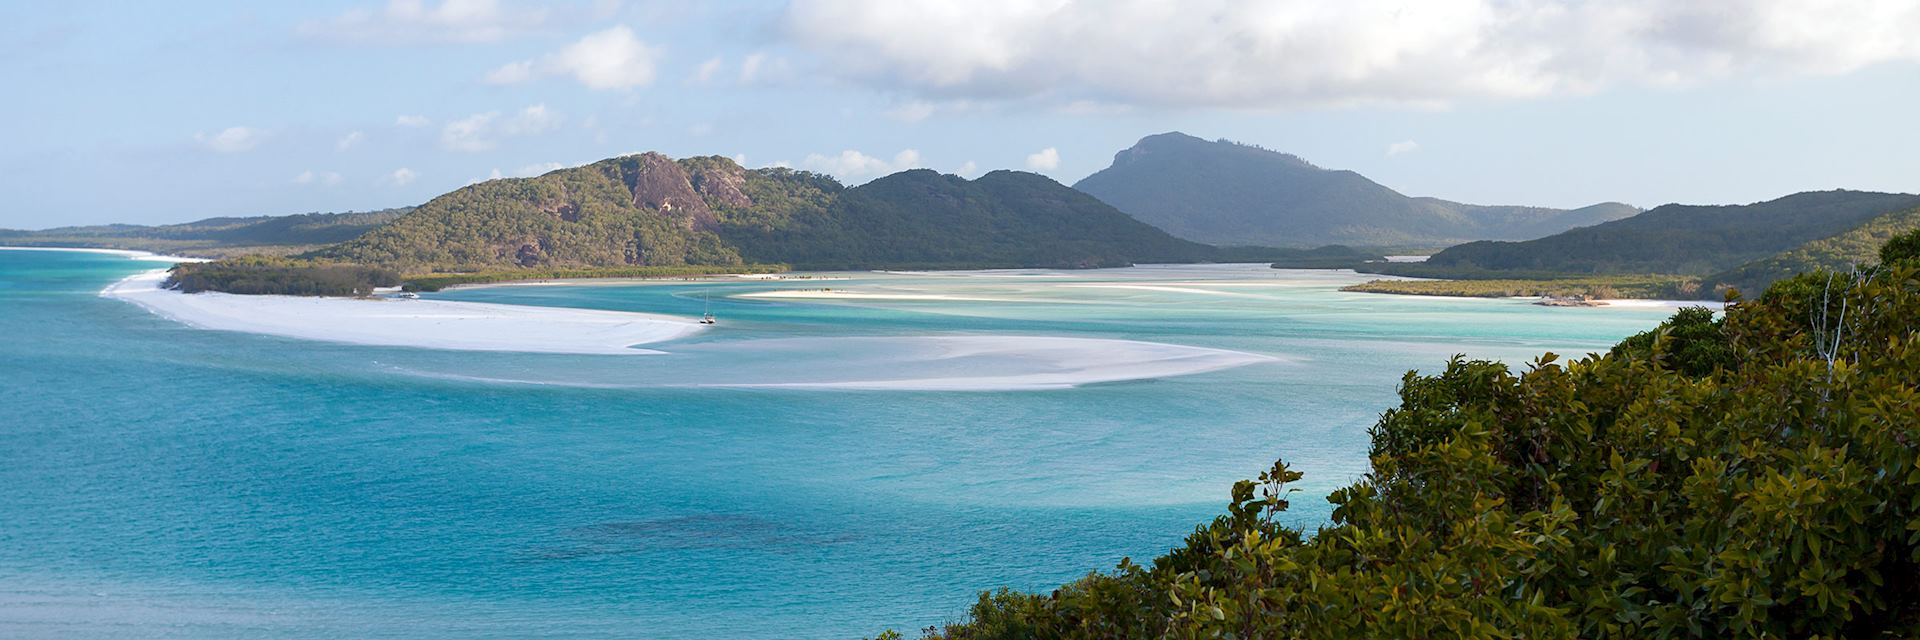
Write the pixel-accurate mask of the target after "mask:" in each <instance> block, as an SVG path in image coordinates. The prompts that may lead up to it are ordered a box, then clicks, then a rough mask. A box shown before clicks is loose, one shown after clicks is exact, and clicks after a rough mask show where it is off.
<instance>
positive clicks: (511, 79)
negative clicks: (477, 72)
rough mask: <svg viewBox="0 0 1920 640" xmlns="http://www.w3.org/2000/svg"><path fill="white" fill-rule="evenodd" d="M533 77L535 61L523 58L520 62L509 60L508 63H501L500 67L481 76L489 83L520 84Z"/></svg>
mask: <svg viewBox="0 0 1920 640" xmlns="http://www.w3.org/2000/svg"><path fill="white" fill-rule="evenodd" d="M532 79H533V61H532V60H522V61H520V62H509V63H507V64H504V65H500V67H499V68H497V69H494V70H492V71H488V72H487V75H486V76H484V77H482V78H481V80H482V81H485V82H486V83H487V84H520V83H522V82H526V81H528V80H532Z"/></svg>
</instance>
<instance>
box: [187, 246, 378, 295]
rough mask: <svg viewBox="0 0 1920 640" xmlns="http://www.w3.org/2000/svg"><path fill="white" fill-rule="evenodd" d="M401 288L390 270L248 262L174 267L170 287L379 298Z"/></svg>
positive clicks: (277, 261)
mask: <svg viewBox="0 0 1920 640" xmlns="http://www.w3.org/2000/svg"><path fill="white" fill-rule="evenodd" d="M399 285H400V274H398V273H395V272H394V271H392V270H390V269H382V268H378V267H366V266H361V265H354V264H333V263H325V262H314V261H311V260H293V259H288V258H270V257H264V256H245V257H239V258H229V259H226V260H215V261H213V262H183V263H180V264H177V265H174V267H173V270H172V273H171V274H170V275H169V276H168V277H167V282H166V285H165V286H167V287H168V288H172V289H178V290H180V291H183V292H186V293H199V292H202V291H219V292H224V293H237V294H244V295H292V296H363V295H367V294H371V293H373V290H374V288H375V287H394V286H399Z"/></svg>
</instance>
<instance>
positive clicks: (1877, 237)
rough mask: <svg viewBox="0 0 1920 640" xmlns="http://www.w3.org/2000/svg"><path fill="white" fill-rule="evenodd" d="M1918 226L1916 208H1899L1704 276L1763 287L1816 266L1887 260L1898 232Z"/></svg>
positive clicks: (1734, 284) (1835, 268)
mask: <svg viewBox="0 0 1920 640" xmlns="http://www.w3.org/2000/svg"><path fill="white" fill-rule="evenodd" d="M1916 229H1920V209H1903V210H1900V211H1895V212H1893V213H1889V214H1886V215H1882V216H1879V217H1876V218H1874V219H1872V220H1868V221H1867V222H1866V223H1865V224H1862V225H1860V226H1857V227H1854V228H1852V229H1848V230H1847V231H1846V232H1844V233H1840V234H1838V235H1834V236H1830V237H1826V238H1821V239H1819V240H1815V241H1812V242H1808V243H1806V244H1803V245H1800V246H1798V247H1794V248H1792V249H1788V250H1786V251H1782V252H1780V253H1777V254H1774V255H1772V256H1768V257H1766V258H1763V259H1760V260H1755V261H1753V262H1749V263H1747V264H1743V265H1740V266H1739V267H1736V268H1734V269H1731V270H1728V271H1723V272H1721V273H1717V274H1714V275H1712V276H1708V277H1707V281H1708V282H1712V283H1715V284H1717V285H1721V287H1720V288H1725V287H1736V288H1739V289H1741V290H1743V291H1763V290H1765V289H1766V288H1767V285H1770V284H1773V283H1774V282H1775V281H1778V280H1781V279H1784V278H1790V277H1792V276H1794V275H1795V274H1800V273H1806V272H1809V271H1816V270H1821V269H1825V270H1829V271H1845V270H1847V269H1849V268H1851V267H1853V266H1854V265H1865V264H1871V263H1873V262H1875V261H1876V259H1877V260H1878V261H1879V262H1882V263H1887V262H1892V261H1890V260H1887V259H1886V258H1885V257H1884V256H1883V255H1882V252H1884V251H1886V250H1887V249H1888V248H1891V249H1894V250H1895V251H1896V252H1897V251H1898V247H1900V246H1901V244H1900V242H1899V241H1898V238H1899V237H1904V236H1901V234H1902V233H1903V232H1904V233H1911V232H1913V231H1914V230H1916Z"/></svg>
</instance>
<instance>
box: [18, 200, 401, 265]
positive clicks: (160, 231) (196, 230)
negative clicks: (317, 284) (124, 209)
mask: <svg viewBox="0 0 1920 640" xmlns="http://www.w3.org/2000/svg"><path fill="white" fill-rule="evenodd" d="M412 210H413V207H397V208H392V209H381V210H378V211H350V212H345V213H302V214H295V215H287V216H250V217H243V218H231V217H230V218H207V219H204V220H196V221H193V222H187V223H182V224H166V225H152V226H149V225H138V224H104V225H93V226H85V227H56V228H53V229H41V230H37V231H28V230H20V229H0V245H6V246H16V247H78V248H93V249H128V250H135V251H151V252H154V253H165V254H170V255H177V256H185V257H191V258H226V257H232V256H240V255H280V256H285V255H294V254H300V253H306V252H309V251H313V250H315V249H318V248H320V247H323V246H326V245H329V244H334V243H337V242H345V241H347V240H352V239H354V238H358V237H360V235H361V234H364V233H366V232H367V231H369V230H371V229H373V228H374V227H377V226H380V225H382V224H386V223H387V222H391V221H393V220H394V219H396V218H399V217H400V216H402V215H406V213H407V212H409V211H412Z"/></svg>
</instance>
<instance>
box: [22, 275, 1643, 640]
mask: <svg viewBox="0 0 1920 640" xmlns="http://www.w3.org/2000/svg"><path fill="white" fill-rule="evenodd" d="M157 266H164V265H161V264H158V263H155V262H150V261H138V260H129V259H127V258H125V257H121V256H114V255H103V254H85V253H50V252H21V251H0V336H4V339H3V340H0V398H5V401H4V406H3V407H0V487H4V488H5V489H4V490H0V636H4V637H10V638H14V637H26V638H31V637H127V638H165V637H194V638H200V637H243V638H263V637H264V638H274V637H288V638H312V637H328V638H337V637H356V638H357V637H370V638H381V637H395V638H411V637H526V636H547V637H637V638H857V637H861V636H863V635H870V634H872V633H874V632H877V631H879V630H881V629H884V628H888V627H896V628H901V629H903V630H907V629H916V628H918V627H922V626H925V625H928V624H935V623H939V622H941V621H943V620H947V619H950V618H953V617H956V616H959V615H961V614H962V613H963V612H964V610H965V607H966V605H967V604H968V603H969V602H970V601H971V599H972V598H973V596H974V594H975V593H976V592H978V591H979V590H982V589H989V588H993V587H998V586H1003V585H1005V586H1012V587H1015V588H1021V589H1044V588H1048V587H1051V586H1053V585H1056V584H1058V583H1060V582H1063V581H1066V580H1070V579H1072V578H1074V577H1077V576H1079V575H1082V574H1084V573H1085V572H1086V571H1088V570H1091V569H1104V568H1109V567H1111V566H1112V565H1113V564H1114V563H1115V562H1117V561H1118V560H1119V559H1120V558H1121V557H1123V556H1133V557H1136V558H1145V557H1150V556H1153V555H1157V554H1158V553H1160V552H1162V551H1164V550H1165V549H1167V548H1168V547H1169V546H1170V545H1172V544H1175V543H1176V542H1178V541H1179V540H1180V538H1181V537H1183V536H1184V535H1185V534H1186V533H1187V532H1189V531H1190V530H1191V529H1192V527H1193V525H1194V524H1196V523H1198V522H1201V521H1203V520H1205V519H1207V518H1210V517H1211V516H1212V515H1214V514H1216V513H1218V512H1219V511H1220V510H1221V504H1222V502H1223V499H1224V498H1225V495H1226V490H1227V488H1228V487H1229V486H1230V485H1231V483H1232V482H1233V481H1234V480H1235V479H1239V478H1243V477H1248V476H1250V475H1253V474H1256V473H1258V471H1259V470H1260V469H1262V468H1264V467H1266V466H1267V465H1268V464H1270V463H1271V461H1272V460H1273V459H1274V458H1275V457H1284V458H1286V459H1287V460H1289V461H1290V462H1291V463H1293V464H1294V466H1295V468H1296V469H1298V470H1301V471H1304V472H1306V474H1307V477H1306V479H1305V481H1304V483H1303V485H1304V486H1303V488H1304V489H1306V490H1307V491H1309V492H1311V493H1313V494H1315V495H1324V494H1325V493H1326V492H1327V491H1329V490H1331V489H1332V488H1335V487H1337V486H1340V485H1343V484H1345V483H1347V482H1350V481H1351V480H1353V479H1355V478H1357V477H1358V476H1359V475H1360V474H1361V473H1363V472H1364V471H1365V465H1366V460H1365V451H1366V428H1367V426H1368V425H1370V424H1371V423H1372V422H1373V420H1374V419H1375V418H1376V417H1377V415H1378V414H1379V412H1380V411H1381V410H1383V409H1385V408H1387V407H1388V406H1390V405H1391V404H1392V403H1393V401H1394V387H1395V385H1396V384H1397V383H1398V381H1399V377H1400V375H1401V374H1402V373H1403V372H1405V371H1406V370H1408V369H1415V368H1420V369H1428V370H1431V369H1433V368H1435V367H1438V366H1440V365H1441V364H1443V363H1444V361H1445V359H1446V357H1447V356H1448V355H1450V354H1453V353H1466V354H1469V355H1472V356H1478V357H1494V358H1501V359H1505V360H1507V361H1508V362H1513V363H1520V362H1524V361H1525V360H1527V359H1530V358H1531V357H1532V356H1533V355H1534V354H1537V353H1538V352H1541V351H1545V350H1553V351H1557V352H1560V353H1564V354H1579V353H1584V352H1588V351H1596V350H1603V349H1604V348H1605V347H1606V346H1608V345H1610V344H1612V343H1613V342H1614V341H1616V340H1617V339H1619V338H1620V337H1623V336H1625V335H1628V334H1631V333H1634V332H1637V331H1641V330H1644V329H1646V328H1648V327H1651V326H1653V325H1654V324H1656V323H1657V322H1658V321H1659V320H1660V319H1661V318H1662V317H1664V316H1665V315H1666V313H1667V312H1666V311H1665V310H1660V309H1552V308H1545V307H1538V306H1533V305H1528V304H1525V303H1522V302H1517V301H1500V300H1448V299H1433V298H1413V297H1395V296H1372V295H1364V294H1346V293H1340V292H1338V291H1336V290H1335V289H1336V288H1337V287H1338V286H1339V285H1341V284H1344V283H1347V282H1352V281H1355V280H1356V279H1357V278H1356V277H1355V276H1352V275H1350V274H1349V275H1339V274H1335V273H1331V272H1276V271H1273V270H1269V269H1260V268H1252V267H1236V266H1222V267H1160V268H1141V269H1127V270H1103V271H1090V272H1076V273H1068V274H1059V273H1052V272H999V273H974V274H864V273H863V274H841V275H843V276H845V277H847V279H844V280H817V281H792V282H755V281H739V282H724V283H679V284H639V285H636V284H627V285H609V284H595V285H590V286H539V287H531V286H529V287H497V288H484V289H469V290H462V291H455V292H447V293H443V294H436V296H435V297H440V298H446V299H458V300H470V301H485V302H500V303H513V304H528V305H550V306H572V307H588V308H600V309H619V310H635V311H650V312H661V313H673V314H681V315H689V316H697V315H698V314H699V313H700V312H701V309H702V308H703V302H702V298H703V297H711V298H712V307H713V310H714V312H715V313H716V314H717V315H719V316H720V318H721V322H722V324H721V326H720V328H718V329H717V330H714V331H710V332H708V333H706V334H704V335H701V336H699V337H697V338H693V339H690V340H687V341H683V342H678V343H672V342H670V343H661V344H657V345H650V346H651V347H654V348H658V349H661V350H663V351H668V352H669V353H670V354H671V355H667V356H574V355H551V354H508V353H475V352H446V351H432V350H422V349H402V348H385V347H366V346H355V345H344V344H331V343H321V342H305V341H298V340H291V339H283V338H275V337H268V336H259V335H250V334H240V333H227V332H217V331H203V330H196V329H191V328H188V327H185V326H183V325H180V324H177V323H174V322H172V321H169V320H165V319H162V318H159V317H156V316H154V315H152V314H149V313H148V312H146V311H144V310H143V309H141V308H140V307H137V306H134V305H132V304H128V303H125V302H120V301H117V300H112V299H106V298H101V297H99V296H98V295H97V292H98V291H99V290H100V289H101V288H102V287H104V286H106V285H107V284H109V283H112V282H114V281H115V280H118V279H119V278H121V277H124V276H126V275H129V274H132V273H134V272H137V271H141V270H145V269H151V268H155V267H157ZM819 288H832V289H834V290H836V291H841V292H857V293H865V294H869V295H910V296H949V297H951V298H960V299H931V300H929V299H912V300H900V299H870V298H869V299H858V300H853V299H848V300H834V299H827V300H814V299H767V298H748V297H739V296H741V295H742V294H750V293H756V292H765V291H769V290H782V289H819ZM929 334H938V335H946V334H969V335H1020V336H1066V337H1094V338H1122V339H1130V340H1144V341H1154V342H1164V343H1171V344H1179V345H1190V346H1199V347H1213V348H1221V349H1232V350H1239V351H1245V352H1250V353H1257V354H1263V355H1270V356H1274V357H1275V358H1276V360H1274V361H1272V362H1266V363H1260V364H1254V365H1249V366H1245V367H1239V368H1234V369H1228V370H1223V371H1215V372H1210V373H1203V374H1197V375H1192V376H1184V377H1176V378H1170V379H1162V380H1142V381H1134V382H1116V383H1103V384H1096V385H1090V386H1083V387H1079V388H1072V389H1057V390H1041V391H971V392H928V391H901V390H891V391H850V390H820V389H730V388H703V387H688V386H684V385H682V384H680V383H682V382H686V381H713V380H724V379H729V378H740V379H749V380H753V381H756V382H765V383H780V382H801V383H805V382H818V381H823V380H825V381H831V380H843V379H873V378H876V377H889V378H908V379H910V378H913V377H915V376H920V375H933V374H934V373H936V371H935V369H937V368H938V365H937V364H928V363H907V364H900V363H898V362H895V361H894V360H891V359H889V358H891V356H890V355H889V354H888V353H887V352H886V349H887V348H888V347H887V346H886V344H887V343H886V342H885V341H877V342H875V341H865V342H863V341H846V340H838V339H839V338H845V337H876V336H877V337H889V338H900V337H910V336H920V335H929ZM769 339H772V340H779V341H781V342H776V343H759V344H758V345H756V341H761V340H769ZM768 344H784V345H788V347H789V348H786V349H777V350H769V349H766V348H764V347H765V345H768ZM770 351H771V352H770ZM848 363H852V364H848ZM851 369H860V370H857V371H856V370H851ZM483 380H512V381H514V382H487V381H483ZM1295 505H1296V506H1295V511H1294V512H1293V517H1294V518H1295V522H1296V523H1297V524H1300V525H1302V526H1308V527H1311V526H1313V525H1316V524H1319V523H1321V522H1324V521H1325V519H1326V518H1327V516H1328V508H1327V505H1326V504H1325V503H1324V502H1323V501H1320V500H1316V499H1298V500H1295Z"/></svg>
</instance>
